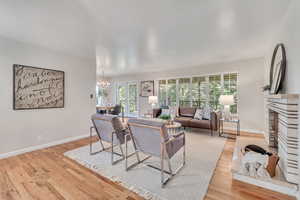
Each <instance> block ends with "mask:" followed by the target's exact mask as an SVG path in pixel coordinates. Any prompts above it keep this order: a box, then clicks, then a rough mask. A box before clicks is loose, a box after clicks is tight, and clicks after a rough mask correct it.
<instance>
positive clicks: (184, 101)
mask: <svg viewBox="0 0 300 200" xmlns="http://www.w3.org/2000/svg"><path fill="white" fill-rule="evenodd" d="M190 80H191V79H190V78H180V79H179V81H178V98H179V105H180V106H185V107H189V106H191V98H190Z"/></svg>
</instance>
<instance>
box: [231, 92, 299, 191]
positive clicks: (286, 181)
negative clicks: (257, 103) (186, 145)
mask: <svg viewBox="0 0 300 200" xmlns="http://www.w3.org/2000/svg"><path fill="white" fill-rule="evenodd" d="M299 97H300V95H297V94H280V95H268V96H266V97H265V100H266V101H265V102H266V125H267V128H266V129H267V130H266V131H265V140H264V139H263V138H248V137H239V138H237V141H236V145H235V150H234V155H233V161H232V173H233V178H234V179H236V180H239V181H243V182H246V183H250V184H253V185H257V186H260V187H264V188H267V189H270V190H274V191H277V192H280V193H284V194H288V195H291V196H297V195H298V193H299V189H298V188H299V187H298V184H299V177H298V174H299V173H298V170H299V169H298V168H299V166H298V161H299V156H298V155H299V152H298V151H299V149H298V139H299V128H298V124H299V122H300V120H299V101H300V99H299ZM248 144H256V145H259V146H261V147H263V148H265V149H267V150H269V151H272V152H274V151H275V152H278V155H279V157H280V160H279V164H278V166H277V168H276V176H275V177H273V178H272V179H271V180H266V179H263V178H254V177H250V176H246V175H243V174H239V169H240V165H241V160H242V157H243V155H242V153H241V150H242V149H243V148H244V147H245V146H246V145H248Z"/></svg>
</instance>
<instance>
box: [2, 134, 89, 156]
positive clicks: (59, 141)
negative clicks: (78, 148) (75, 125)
mask: <svg viewBox="0 0 300 200" xmlns="http://www.w3.org/2000/svg"><path fill="white" fill-rule="evenodd" d="M88 136H89V134H86V135H79V136H75V137H69V138H65V139H62V140H57V141H54V142H49V143H46V144H41V145H36V146H31V147H27V148H24V149H19V150H16V151H11V152H7V153H3V154H0V159H3V158H8V157H11V156H16V155H20V154H23V153H27V152H31V151H36V150H39V149H44V148H47V147H51V146H55V145H59V144H63V143H67V142H72V141H75V140H79V139H82V138H86V137H88Z"/></svg>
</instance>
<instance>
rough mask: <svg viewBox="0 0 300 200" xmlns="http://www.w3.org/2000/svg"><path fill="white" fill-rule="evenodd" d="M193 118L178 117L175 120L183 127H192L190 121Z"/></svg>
mask: <svg viewBox="0 0 300 200" xmlns="http://www.w3.org/2000/svg"><path fill="white" fill-rule="evenodd" d="M191 120H192V118H190V117H176V118H175V119H174V121H175V122H179V123H180V124H181V125H182V126H190V121H191Z"/></svg>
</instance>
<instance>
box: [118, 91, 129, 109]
mask: <svg viewBox="0 0 300 200" xmlns="http://www.w3.org/2000/svg"><path fill="white" fill-rule="evenodd" d="M117 103H118V104H120V105H121V106H122V107H123V109H124V113H127V110H126V108H127V106H126V105H127V94H126V86H125V85H119V86H118V94H117Z"/></svg>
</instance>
